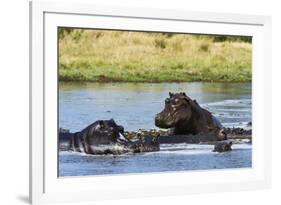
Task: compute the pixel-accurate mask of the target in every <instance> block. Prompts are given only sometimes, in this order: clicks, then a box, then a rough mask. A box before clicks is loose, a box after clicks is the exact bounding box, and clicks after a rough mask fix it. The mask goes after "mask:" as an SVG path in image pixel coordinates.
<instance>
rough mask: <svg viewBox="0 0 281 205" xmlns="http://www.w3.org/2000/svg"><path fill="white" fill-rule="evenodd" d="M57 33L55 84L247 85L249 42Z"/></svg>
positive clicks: (158, 35) (198, 37)
mask: <svg viewBox="0 0 281 205" xmlns="http://www.w3.org/2000/svg"><path fill="white" fill-rule="evenodd" d="M59 34H60V35H59V79H60V81H96V82H112V81H113V82H115V81H116V82H187V81H223V82H244V81H250V80H251V75H252V74H251V53H252V46H251V43H249V42H244V41H241V40H239V38H235V37H231V38H230V39H231V40H227V39H225V38H223V40H220V39H222V38H218V37H217V36H203V35H191V34H190V35H187V34H161V33H145V32H120V31H97V30H80V29H74V30H69V29H68V30H65V29H64V30H60V31H59ZM218 39H219V40H218Z"/></svg>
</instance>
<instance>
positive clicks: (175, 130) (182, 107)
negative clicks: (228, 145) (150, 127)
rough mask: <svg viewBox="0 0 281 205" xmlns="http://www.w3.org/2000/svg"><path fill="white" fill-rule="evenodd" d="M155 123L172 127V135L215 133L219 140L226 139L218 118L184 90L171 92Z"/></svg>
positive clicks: (161, 126)
mask: <svg viewBox="0 0 281 205" xmlns="http://www.w3.org/2000/svg"><path fill="white" fill-rule="evenodd" d="M155 125H156V126H157V127H159V128H166V129H168V128H170V130H171V134H172V135H173V134H174V135H179V134H181V135H183V134H193V135H195V134H199V133H201V134H202V133H208V134H210V133H213V134H214V135H215V136H216V139H217V140H225V139H226V133H225V132H224V129H223V127H222V125H221V123H220V122H219V121H218V119H217V118H215V117H214V116H213V115H212V114H211V113H210V112H209V111H208V110H206V109H204V108H202V107H200V105H199V104H198V103H197V101H196V100H192V99H191V98H190V97H188V96H187V95H186V94H185V93H184V92H181V93H169V97H168V98H166V100H165V108H164V110H163V111H162V112H160V113H158V114H157V115H156V117H155Z"/></svg>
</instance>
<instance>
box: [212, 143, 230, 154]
mask: <svg viewBox="0 0 281 205" xmlns="http://www.w3.org/2000/svg"><path fill="white" fill-rule="evenodd" d="M231 146H232V142H231V141H230V142H218V143H217V144H215V147H214V150H213V152H227V151H231V150H232V149H231Z"/></svg>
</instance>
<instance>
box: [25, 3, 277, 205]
mask: <svg viewBox="0 0 281 205" xmlns="http://www.w3.org/2000/svg"><path fill="white" fill-rule="evenodd" d="M58 26H66V27H80V28H106V29H121V30H122V29H123V30H140V31H170V32H171V31H172V32H183V33H201V34H202V33H204V34H205V33H206V34H224V35H248V36H249V35H250V36H253V60H252V65H253V68H252V69H253V77H252V78H253V81H252V82H253V90H252V91H253V92H252V98H253V110H252V112H253V136H254V140H253V167H252V168H249V169H239V170H237V169H228V170H209V171H192V172H190V171H189V172H172V173H153V174H129V175H118V176H97V177H69V178H58V177H57V166H58V165H57V161H58V160H57V157H58V155H57V152H58V150H57V123H56V122H57V43H58V42H57V27H58ZM270 59H271V18H270V17H267V16H255V15H238V14H221V13H208V12H190V11H184V10H161V9H149V8H148V9H139V8H121V7H120V8H119V7H108V6H98V5H92V4H83V3H65V2H48V1H33V2H30V93H31V95H30V110H31V113H30V202H31V203H32V204H42V203H50V202H75V201H85V200H101V199H118V198H131V197H147V196H167V195H179V194H190V193H208V192H218V191H238V190H249V189H258V188H269V187H270V186H271V121H270V119H271V81H270V76H271V60H270ZM265 99H266V100H265ZM268 107H269V108H270V109H266V108H268ZM265 131H266V132H265ZM47 136H48V137H47ZM50 136H51V137H50ZM52 136H53V137H52ZM109 184H110V186H108V185H109Z"/></svg>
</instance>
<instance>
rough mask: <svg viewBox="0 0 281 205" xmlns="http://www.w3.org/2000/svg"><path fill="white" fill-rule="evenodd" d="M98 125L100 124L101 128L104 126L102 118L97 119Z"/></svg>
mask: <svg viewBox="0 0 281 205" xmlns="http://www.w3.org/2000/svg"><path fill="white" fill-rule="evenodd" d="M99 126H100V127H101V128H103V127H104V126H105V124H104V121H103V120H100V121H99Z"/></svg>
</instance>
